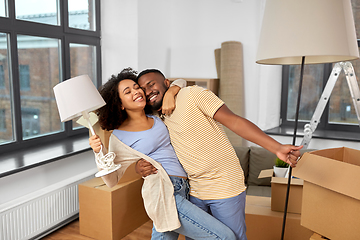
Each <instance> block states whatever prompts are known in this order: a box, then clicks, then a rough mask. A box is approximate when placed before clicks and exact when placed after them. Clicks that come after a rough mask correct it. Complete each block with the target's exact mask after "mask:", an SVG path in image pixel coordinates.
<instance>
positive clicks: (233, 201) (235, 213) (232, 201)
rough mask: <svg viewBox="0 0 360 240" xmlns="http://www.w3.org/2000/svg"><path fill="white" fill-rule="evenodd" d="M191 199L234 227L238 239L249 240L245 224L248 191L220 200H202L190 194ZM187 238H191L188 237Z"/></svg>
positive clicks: (231, 227) (230, 226) (187, 239)
mask: <svg viewBox="0 0 360 240" xmlns="http://www.w3.org/2000/svg"><path fill="white" fill-rule="evenodd" d="M190 201H191V202H192V203H193V204H195V205H196V206H198V207H199V208H201V209H203V210H204V211H206V212H208V213H210V214H211V215H213V216H214V217H216V219H218V220H220V221H221V222H222V223H224V224H225V225H226V226H228V227H229V228H230V229H232V230H233V232H234V233H235V235H236V237H237V240H247V237H246V224H245V202H246V192H242V193H241V194H239V195H237V196H235V197H231V198H225V199H219V200H200V199H198V198H196V197H193V196H190ZM186 240H190V239H189V238H186Z"/></svg>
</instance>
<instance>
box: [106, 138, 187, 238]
mask: <svg viewBox="0 0 360 240" xmlns="http://www.w3.org/2000/svg"><path fill="white" fill-rule="evenodd" d="M109 152H114V153H115V154H116V157H115V160H114V163H115V164H119V163H120V164H121V167H120V168H119V169H118V170H117V171H115V172H113V173H111V174H108V175H105V176H103V177H101V178H102V179H103V180H104V182H105V183H106V185H107V186H109V187H112V186H114V185H116V184H117V182H118V181H119V180H120V178H121V177H122V176H123V175H124V173H125V171H126V169H127V168H128V167H129V166H130V165H131V164H132V163H134V162H136V161H137V160H139V159H141V158H143V159H145V160H147V161H148V162H150V163H151V164H152V165H153V166H154V167H156V168H157V170H158V172H157V174H151V175H149V176H147V177H145V178H144V184H143V186H142V190H141V193H142V197H143V200H144V206H145V210H146V212H147V214H148V216H149V218H150V219H151V220H152V221H153V223H154V226H155V229H156V231H158V232H166V231H172V230H174V229H177V228H179V227H180V226H181V224H180V221H179V217H178V212H177V208H176V203H175V197H174V187H173V185H172V182H171V181H170V178H169V176H168V174H167V173H166V172H165V170H164V169H163V167H162V166H161V164H160V163H158V162H156V161H155V160H154V159H152V158H150V157H148V156H146V155H145V154H143V153H141V152H139V151H137V150H135V149H132V148H131V147H129V146H127V145H126V144H124V143H123V142H121V141H120V140H119V139H118V138H117V137H116V136H115V135H113V134H111V136H110V139H109ZM104 154H105V153H104Z"/></svg>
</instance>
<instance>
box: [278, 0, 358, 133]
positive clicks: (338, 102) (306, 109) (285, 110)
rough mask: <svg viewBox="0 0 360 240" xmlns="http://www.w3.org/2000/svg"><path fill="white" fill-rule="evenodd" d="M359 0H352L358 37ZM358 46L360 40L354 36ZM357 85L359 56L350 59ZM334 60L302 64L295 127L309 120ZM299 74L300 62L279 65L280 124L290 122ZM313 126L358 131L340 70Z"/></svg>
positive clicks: (292, 120)
mask: <svg viewBox="0 0 360 240" xmlns="http://www.w3.org/2000/svg"><path fill="white" fill-rule="evenodd" d="M357 2H360V1H358V0H352V5H353V13H354V19H355V27H356V32H357V37H358V39H359V38H360V3H357ZM358 45H359V46H360V41H359V40H358ZM351 63H352V64H353V67H354V70H355V74H356V76H357V79H358V84H359V86H360V81H359V79H360V78H359V77H360V60H355V61H351ZM333 66H334V64H315V65H305V68H304V77H303V88H302V93H301V102H300V111H299V127H300V128H303V126H304V125H305V124H307V123H309V122H310V120H311V118H312V116H313V113H314V111H315V108H316V106H317V104H318V102H319V99H320V96H321V94H322V92H323V89H324V87H325V85H326V83H327V80H328V78H329V76H330V73H331V71H332V68H333ZM299 78H300V65H291V66H283V81H282V101H281V120H282V123H281V125H282V126H284V127H286V126H293V125H294V119H295V110H296V101H297V93H298V86H297V84H298V83H299ZM317 129H322V130H332V131H345V132H346V131H348V132H360V128H359V122H358V120H357V116H356V112H355V108H354V105H353V103H352V99H351V95H350V90H349V87H348V84H347V81H346V78H345V74H344V72H343V71H342V72H341V74H340V75H339V78H338V79H337V82H336V85H335V87H334V89H333V91H332V94H331V97H330V99H329V102H328V104H327V106H326V108H325V110H324V112H323V114H322V116H321V119H320V123H319V125H318V126H317Z"/></svg>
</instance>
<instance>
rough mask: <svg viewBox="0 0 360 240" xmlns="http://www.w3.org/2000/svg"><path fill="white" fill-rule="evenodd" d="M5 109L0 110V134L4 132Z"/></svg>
mask: <svg viewBox="0 0 360 240" xmlns="http://www.w3.org/2000/svg"><path fill="white" fill-rule="evenodd" d="M5 116H6V115H5V109H0V132H3V131H5V130H6V118H5Z"/></svg>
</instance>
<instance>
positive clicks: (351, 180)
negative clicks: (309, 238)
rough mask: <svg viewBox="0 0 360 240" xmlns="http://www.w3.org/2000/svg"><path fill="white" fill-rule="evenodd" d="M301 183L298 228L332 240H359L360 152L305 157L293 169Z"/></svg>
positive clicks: (328, 151) (347, 150) (341, 150)
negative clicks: (302, 183)
mask: <svg viewBox="0 0 360 240" xmlns="http://www.w3.org/2000/svg"><path fill="white" fill-rule="evenodd" d="M294 176H296V177H299V178H301V179H303V180H304V188H303V201H302V213H301V224H302V225H303V226H304V227H306V228H309V229H311V230H312V231H314V232H316V233H319V234H321V235H322V236H324V237H327V238H330V239H332V240H338V239H341V240H343V239H346V240H352V239H354V240H355V239H359V238H360V237H359V236H360V221H359V217H360V151H358V150H355V149H350V148H345V147H342V148H332V149H325V150H318V151H313V152H310V153H304V155H303V156H302V157H301V159H300V160H299V162H298V164H297V167H296V168H294Z"/></svg>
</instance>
